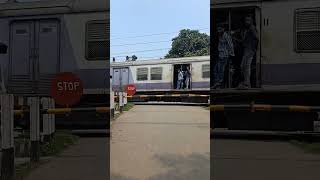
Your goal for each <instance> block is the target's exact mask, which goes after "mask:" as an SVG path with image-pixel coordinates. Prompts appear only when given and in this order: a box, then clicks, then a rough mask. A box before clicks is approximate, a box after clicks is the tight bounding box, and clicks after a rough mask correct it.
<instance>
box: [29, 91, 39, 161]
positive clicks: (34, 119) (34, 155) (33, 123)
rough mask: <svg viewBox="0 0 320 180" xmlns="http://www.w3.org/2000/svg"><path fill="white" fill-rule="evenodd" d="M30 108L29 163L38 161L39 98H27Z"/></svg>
mask: <svg viewBox="0 0 320 180" xmlns="http://www.w3.org/2000/svg"><path fill="white" fill-rule="evenodd" d="M29 106H30V140H31V149H30V151H31V152H30V155H31V161H33V162H38V161H39V160H40V100H39V97H31V98H29Z"/></svg>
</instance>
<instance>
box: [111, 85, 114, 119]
mask: <svg viewBox="0 0 320 180" xmlns="http://www.w3.org/2000/svg"><path fill="white" fill-rule="evenodd" d="M110 110H111V119H112V118H114V91H112V90H111V92H110Z"/></svg>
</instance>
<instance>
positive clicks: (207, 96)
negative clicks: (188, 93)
mask: <svg viewBox="0 0 320 180" xmlns="http://www.w3.org/2000/svg"><path fill="white" fill-rule="evenodd" d="M199 96H200V97H209V95H199Z"/></svg>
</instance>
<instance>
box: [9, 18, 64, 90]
mask: <svg viewBox="0 0 320 180" xmlns="http://www.w3.org/2000/svg"><path fill="white" fill-rule="evenodd" d="M59 39H60V37H59V24H58V21H56V20H37V21H15V22H13V23H12V24H11V30H10V63H9V67H10V70H9V91H11V92H13V93H38V94H48V93H49V89H50V83H51V80H52V78H53V77H54V75H56V73H57V72H58V71H59V57H60V56H59V44H60V43H59Z"/></svg>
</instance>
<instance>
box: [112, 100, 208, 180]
mask: <svg viewBox="0 0 320 180" xmlns="http://www.w3.org/2000/svg"><path fill="white" fill-rule="evenodd" d="M209 115H210V112H209V111H207V110H204V109H203V108H201V107H191V106H157V105H139V106H135V107H134V108H133V109H131V110H130V111H129V112H126V113H125V114H123V115H121V117H120V118H118V119H117V120H116V121H115V123H113V125H112V127H111V132H112V138H111V165H110V166H111V180H144V179H148V180H180V179H181V180H195V179H199V180H209V179H210V149H209V148H210V145H209V144H210V140H209V126H210V123H209V120H210V117H209Z"/></svg>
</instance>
